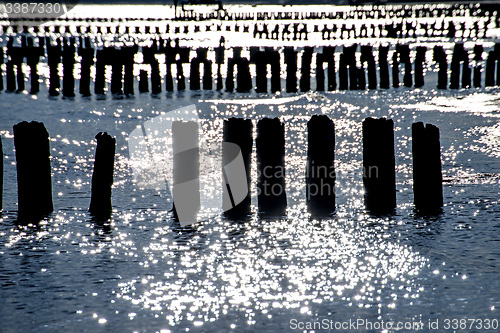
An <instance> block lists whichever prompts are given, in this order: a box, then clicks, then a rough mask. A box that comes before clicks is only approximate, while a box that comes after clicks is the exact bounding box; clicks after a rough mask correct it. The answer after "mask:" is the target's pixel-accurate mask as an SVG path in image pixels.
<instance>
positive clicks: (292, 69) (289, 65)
mask: <svg viewBox="0 0 500 333" xmlns="http://www.w3.org/2000/svg"><path fill="white" fill-rule="evenodd" d="M284 53H285V64H286V92H297V51H295V50H294V49H293V47H285V51H284Z"/></svg>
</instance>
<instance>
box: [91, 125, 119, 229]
mask: <svg viewBox="0 0 500 333" xmlns="http://www.w3.org/2000/svg"><path fill="white" fill-rule="evenodd" d="M95 138H96V140H97V147H96V150H95V161H94V172H93V174H92V195H91V199H90V207H89V212H90V214H91V215H93V216H95V217H97V218H99V219H108V218H109V217H110V216H111V187H112V186H113V169H114V165H115V150H116V140H115V138H113V137H111V136H110V135H109V134H108V133H106V132H104V134H103V133H102V132H99V133H98V134H97V135H96V137H95Z"/></svg>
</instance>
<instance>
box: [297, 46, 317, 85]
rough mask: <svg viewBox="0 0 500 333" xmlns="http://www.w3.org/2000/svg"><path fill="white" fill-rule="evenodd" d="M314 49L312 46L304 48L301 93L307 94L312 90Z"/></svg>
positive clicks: (300, 82) (301, 68) (300, 83)
mask: <svg viewBox="0 0 500 333" xmlns="http://www.w3.org/2000/svg"><path fill="white" fill-rule="evenodd" d="M313 51H314V48H313V47H310V46H306V47H304V51H303V52H302V64H301V67H300V74H301V77H300V81H299V85H300V91H302V92H305V91H309V90H311V61H312V54H313Z"/></svg>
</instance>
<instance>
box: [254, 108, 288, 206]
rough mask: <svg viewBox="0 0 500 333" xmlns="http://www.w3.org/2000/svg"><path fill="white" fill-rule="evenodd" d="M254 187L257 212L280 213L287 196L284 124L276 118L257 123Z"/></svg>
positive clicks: (285, 203)
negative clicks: (255, 180) (255, 178)
mask: <svg viewBox="0 0 500 333" xmlns="http://www.w3.org/2000/svg"><path fill="white" fill-rule="evenodd" d="M256 149H257V170H258V171H257V174H258V178H257V189H258V190H257V191H258V195H257V197H258V206H259V212H260V213H261V214H263V215H264V216H282V215H283V214H284V213H285V210H286V205H287V200H286V191H285V126H284V124H282V123H281V122H280V120H279V118H273V119H270V118H264V119H262V120H260V121H259V122H258V123H257V139H256Z"/></svg>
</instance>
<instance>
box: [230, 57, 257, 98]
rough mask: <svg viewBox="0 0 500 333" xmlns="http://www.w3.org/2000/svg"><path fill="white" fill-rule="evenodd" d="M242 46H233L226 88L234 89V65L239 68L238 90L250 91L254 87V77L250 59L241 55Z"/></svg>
mask: <svg viewBox="0 0 500 333" xmlns="http://www.w3.org/2000/svg"><path fill="white" fill-rule="evenodd" d="M241 51H242V48H241V47H234V48H233V57H232V58H229V60H228V69H227V71H228V72H227V77H226V90H227V91H229V92H232V91H233V90H234V67H235V66H236V68H237V77H236V91H237V92H248V91H250V90H251V89H252V77H251V75H250V68H249V64H250V62H249V60H248V59H247V58H243V57H241Z"/></svg>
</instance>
